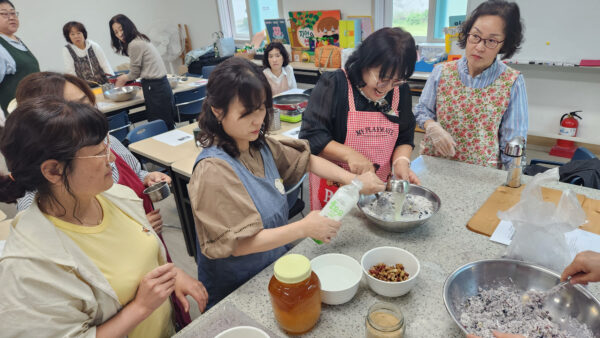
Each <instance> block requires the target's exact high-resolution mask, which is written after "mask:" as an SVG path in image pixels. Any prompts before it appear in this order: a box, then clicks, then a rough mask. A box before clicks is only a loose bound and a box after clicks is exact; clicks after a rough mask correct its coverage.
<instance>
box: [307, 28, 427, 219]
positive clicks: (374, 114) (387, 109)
mask: <svg viewBox="0 0 600 338" xmlns="http://www.w3.org/2000/svg"><path fill="white" fill-rule="evenodd" d="M416 57H417V53H416V48H415V41H414V39H413V38H412V36H411V35H410V34H409V33H407V32H405V31H403V30H402V29H400V28H382V29H380V30H378V31H376V32H374V33H373V34H371V35H370V36H369V37H368V38H367V39H365V41H363V43H362V44H361V45H360V47H359V48H358V49H357V50H356V51H355V52H354V53H353V54H352V55H351V56H350V58H349V59H348V62H347V63H346V67H345V70H338V71H335V72H327V73H325V74H323V75H322V76H321V79H320V80H319V82H318V83H317V85H316V86H315V88H314V89H313V91H312V94H311V98H310V101H309V102H308V106H307V109H306V111H305V112H304V115H303V119H302V128H301V130H300V138H304V139H307V140H308V141H309V144H310V148H311V152H312V153H313V154H314V155H319V156H321V157H324V158H326V159H328V160H330V161H332V162H334V163H336V164H337V165H339V166H341V167H342V168H344V169H346V170H349V171H351V172H352V173H355V174H361V173H363V172H367V171H373V172H375V173H376V174H377V176H378V177H379V178H380V179H381V180H384V181H386V180H387V178H388V175H389V174H390V173H391V172H392V168H393V171H394V173H395V174H396V176H398V177H400V178H402V179H406V180H410V181H411V182H412V183H416V184H419V183H420V182H419V179H418V178H417V176H416V175H415V174H414V173H413V172H412V171H411V170H410V154H411V152H412V150H413V148H414V142H413V138H414V129H415V119H414V115H413V114H412V102H411V96H410V89H409V87H408V84H406V80H407V79H408V78H409V77H410V76H411V75H412V73H413V71H414V66H415V60H416ZM338 186H339V184H337V183H336V182H333V181H331V180H325V179H323V178H321V177H318V176H316V175H314V174H311V176H310V197H311V198H310V201H311V209H313V210H319V209H321V208H323V206H324V205H325V204H326V203H327V201H329V199H330V198H331V196H333V194H334V193H335V191H337V188H338Z"/></svg>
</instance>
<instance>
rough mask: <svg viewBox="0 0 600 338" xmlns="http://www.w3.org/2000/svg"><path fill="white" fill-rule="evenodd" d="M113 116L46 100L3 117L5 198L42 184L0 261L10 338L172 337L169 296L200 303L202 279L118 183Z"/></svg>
mask: <svg viewBox="0 0 600 338" xmlns="http://www.w3.org/2000/svg"><path fill="white" fill-rule="evenodd" d="M107 135H108V123H107V121H106V118H105V117H104V115H103V114H102V113H101V112H99V111H98V110H97V109H95V108H94V107H91V106H90V105H88V104H83V103H76V102H66V101H64V100H63V99H59V98H54V97H42V98H36V99H32V100H30V101H26V102H25V103H24V104H22V105H19V106H18V108H17V109H16V110H15V111H14V114H11V115H10V116H9V117H8V119H7V120H6V126H5V128H4V131H3V134H2V136H1V138H0V150H1V151H2V155H4V157H5V159H6V164H7V167H8V169H9V170H10V171H11V173H10V174H9V175H1V176H0V201H1V202H14V201H15V200H16V199H17V198H19V197H21V196H23V194H24V193H25V191H27V190H32V189H34V188H37V190H38V194H37V196H36V199H35V201H34V203H33V204H32V205H31V206H30V207H29V208H28V209H27V210H25V211H23V212H22V213H20V214H18V215H17V217H16V218H15V220H14V221H13V223H12V224H11V232H10V235H9V238H8V240H7V242H6V246H5V249H4V252H3V255H2V257H1V258H0V285H2V287H1V288H0V299H2V302H0V313H1V314H2V320H1V321H0V332H2V335H6V336H10V337H13V336H33V337H37V336H50V337H64V336H86V337H117V336H126V335H128V336H129V337H168V336H170V335H172V334H173V333H174V326H173V323H172V321H171V312H172V306H171V303H170V301H168V298H169V295H170V294H171V293H172V292H175V294H176V296H177V298H178V299H179V300H180V301H181V302H182V303H183V304H184V307H185V310H186V311H187V310H189V303H188V301H187V300H186V298H185V296H186V295H190V296H192V297H193V298H194V299H195V300H196V301H197V302H198V305H199V307H200V310H203V309H204V307H205V304H206V301H207V298H208V295H207V293H206V290H205V288H204V286H203V285H202V283H200V282H198V281H197V280H196V279H194V278H192V277H190V276H188V275H186V274H185V273H184V272H183V271H182V270H181V269H178V268H176V267H175V266H173V264H165V262H166V259H165V249H164V247H163V246H162V244H161V242H160V240H159V239H158V237H157V235H156V233H155V232H154V231H153V230H152V227H151V226H150V224H149V223H148V221H147V219H146V217H145V215H144V210H143V208H142V201H141V200H140V199H139V198H138V197H137V195H136V194H135V193H134V192H133V191H132V190H131V189H129V188H127V187H124V186H121V185H113V179H112V174H111V166H110V162H112V161H114V155H113V154H112V152H111V151H110V144H109V139H108V137H107Z"/></svg>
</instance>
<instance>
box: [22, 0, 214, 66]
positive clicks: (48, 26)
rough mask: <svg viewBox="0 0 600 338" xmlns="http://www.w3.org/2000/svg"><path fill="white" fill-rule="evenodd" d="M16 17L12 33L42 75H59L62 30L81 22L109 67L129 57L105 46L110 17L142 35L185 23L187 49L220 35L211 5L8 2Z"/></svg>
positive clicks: (149, 0) (204, 1)
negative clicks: (127, 22)
mask: <svg viewBox="0 0 600 338" xmlns="http://www.w3.org/2000/svg"><path fill="white" fill-rule="evenodd" d="M13 3H14V5H15V7H16V9H17V11H19V12H20V16H19V18H20V23H21V24H20V28H19V30H18V32H17V36H19V37H20V38H21V39H23V41H24V42H25V44H26V45H27V46H28V47H29V48H30V49H31V50H32V52H33V53H34V55H35V56H36V57H37V59H38V61H39V62H40V68H41V69H42V70H53V71H63V70H64V65H63V60H62V47H63V46H64V45H65V44H66V41H65V39H64V37H63V35H62V27H63V25H64V24H65V23H66V22H68V21H80V22H81V23H83V24H84V25H85V27H86V29H87V32H88V39H91V40H93V41H95V42H97V43H98V44H100V46H101V47H102V48H103V49H104V53H105V54H106V56H107V58H108V61H109V62H110V64H111V65H112V66H113V68H114V67H116V66H117V65H119V64H121V63H127V62H128V58H126V57H123V56H119V55H117V54H115V53H114V52H113V50H112V47H111V45H110V33H109V28H108V21H109V20H110V18H111V17H112V16H114V15H115V14H119V13H121V14H125V15H127V16H128V17H129V18H130V19H131V20H132V21H133V22H134V23H135V24H136V26H137V27H138V29H139V30H140V31H141V32H142V33H145V34H147V33H148V32H149V31H150V29H151V28H152V27H154V26H159V25H164V24H170V25H174V26H177V24H178V23H181V24H187V25H188V27H189V30H190V38H191V40H192V48H200V47H203V46H205V45H207V44H210V43H212V38H211V33H212V32H214V31H218V30H220V24H219V17H218V14H217V6H216V0H196V1H194V0H177V1H165V0H103V1H87V0H83V1H82V0H53V1H40V0H13Z"/></svg>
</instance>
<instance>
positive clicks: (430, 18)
mask: <svg viewBox="0 0 600 338" xmlns="http://www.w3.org/2000/svg"><path fill="white" fill-rule="evenodd" d="M389 2H391V5H392V10H391V11H387V12H388V13H389V14H388V15H391V18H386V22H391V25H392V26H393V27H402V28H404V29H405V30H407V31H408V32H410V33H411V34H412V35H413V36H414V37H415V40H417V42H441V41H442V40H443V39H444V27H448V26H449V17H450V16H457V15H465V14H466V13H467V0H388V4H386V5H389Z"/></svg>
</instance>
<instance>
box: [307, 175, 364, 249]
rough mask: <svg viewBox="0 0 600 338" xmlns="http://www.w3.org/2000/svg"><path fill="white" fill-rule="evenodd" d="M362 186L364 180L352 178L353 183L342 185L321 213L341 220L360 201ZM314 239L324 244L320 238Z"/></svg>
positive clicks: (335, 219)
mask: <svg viewBox="0 0 600 338" xmlns="http://www.w3.org/2000/svg"><path fill="white" fill-rule="evenodd" d="M362 187H363V184H362V182H361V181H360V180H359V179H356V178H355V179H353V180H352V183H351V184H346V185H344V186H342V187H340V188H339V189H338V190H337V191H336V192H335V194H333V196H332V197H331V199H330V200H329V202H327V204H325V207H324V208H323V209H321V212H320V213H319V215H321V216H323V217H327V218H329V219H332V220H334V221H338V222H339V221H341V220H342V218H344V216H346V215H347V214H348V213H349V212H350V210H352V207H354V206H355V205H356V203H358V199H359V198H360V190H361V189H362ZM313 240H314V241H315V242H316V243H317V244H323V242H322V241H320V240H318V239H314V238H313Z"/></svg>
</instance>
